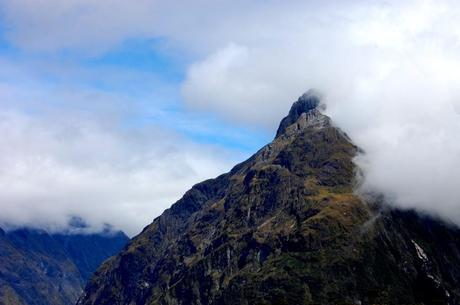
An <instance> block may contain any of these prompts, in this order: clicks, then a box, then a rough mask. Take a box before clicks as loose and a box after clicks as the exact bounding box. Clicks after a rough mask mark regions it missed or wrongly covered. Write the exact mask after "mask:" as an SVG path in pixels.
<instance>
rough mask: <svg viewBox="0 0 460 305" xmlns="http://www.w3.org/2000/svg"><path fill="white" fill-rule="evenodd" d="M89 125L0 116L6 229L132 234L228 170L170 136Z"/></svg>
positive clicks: (0, 193) (0, 195)
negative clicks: (111, 229) (78, 224)
mask: <svg viewBox="0 0 460 305" xmlns="http://www.w3.org/2000/svg"><path fill="white" fill-rule="evenodd" d="M94 122H95V121H94V120H85V119H84V118H81V117H80V118H78V119H75V118H70V117H66V118H62V117H61V118H56V117H54V118H37V117H35V116H30V115H27V114H24V113H19V112H12V111H1V112H0V131H1V134H2V137H1V138H0V147H1V148H0V202H1V209H2V213H1V216H0V223H2V225H3V226H7V227H8V226H13V227H14V226H17V225H26V226H31V227H37V228H45V229H48V230H51V231H56V230H57V231H59V230H62V229H65V228H66V227H67V225H68V222H69V221H70V220H71V219H72V217H81V218H83V219H84V220H85V221H86V222H87V224H88V225H89V226H90V227H91V228H92V229H93V230H100V229H103V226H104V224H112V225H114V226H115V227H116V228H122V229H124V230H125V231H126V232H127V233H128V234H131V235H132V234H135V233H137V232H139V230H140V229H141V228H142V227H143V226H145V225H146V224H148V223H150V222H151V221H152V220H153V218H154V217H155V216H157V215H159V214H160V213H161V212H162V211H163V209H165V208H167V207H168V206H169V205H171V204H172V203H173V202H174V201H176V200H177V199H179V197H180V195H181V194H182V193H183V192H185V191H186V190H187V189H188V188H190V187H191V186H192V185H193V184H194V183H196V182H197V181H200V180H204V179H207V178H209V177H213V176H215V175H217V174H219V173H221V172H222V171H224V170H228V167H229V165H230V164H229V163H227V161H225V160H224V159H223V158H224V156H225V154H222V152H220V151H218V150H217V149H214V148H212V147H208V148H206V147H202V146H197V145H196V144H193V143H190V141H187V140H186V139H184V138H183V137H180V136H179V135H177V134H174V133H172V132H170V131H168V130H162V129H159V128H150V129H144V130H142V131H140V130H121V131H120V130H118V129H117V127H116V125H115V124H113V125H112V124H110V123H106V124H95V123H94ZM216 155H217V156H220V157H214V156H216ZM228 162H229V161H228ZM226 165H227V166H226Z"/></svg>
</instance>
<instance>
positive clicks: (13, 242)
mask: <svg viewBox="0 0 460 305" xmlns="http://www.w3.org/2000/svg"><path fill="white" fill-rule="evenodd" d="M127 242H128V237H127V236H126V235H124V234H123V233H121V232H117V233H110V234H109V233H108V232H106V233H102V234H89V235H81V234H74V235H68V234H67V235H66V234H48V233H47V232H45V231H39V230H32V229H20V230H15V231H10V232H7V233H5V232H4V231H3V230H2V231H1V232H0V304H1V305H16V304H24V305H32V304H34V305H54V304H56V305H57V304H59V305H65V304H74V303H75V302H76V300H77V298H78V296H79V295H80V294H81V291H82V289H83V286H84V284H85V282H86V281H87V279H88V278H89V277H90V276H91V274H92V273H93V272H94V271H95V270H96V268H97V267H98V266H99V265H100V264H101V263H102V262H103V261H104V260H106V259H107V258H109V257H110V256H112V255H114V254H116V253H118V251H120V250H121V248H122V247H123V246H124V245H125V244H126V243H127Z"/></svg>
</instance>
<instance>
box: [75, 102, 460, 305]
mask: <svg viewBox="0 0 460 305" xmlns="http://www.w3.org/2000/svg"><path fill="white" fill-rule="evenodd" d="M318 104H319V98H318V97H317V96H316V95H314V94H312V93H308V94H306V95H303V96H302V97H301V98H300V99H299V100H298V101H297V102H296V103H295V104H294V105H293V108H292V109H291V111H290V112H289V115H288V117H286V118H285V119H283V121H282V123H281V125H280V128H279V129H278V133H277V136H276V138H275V139H274V141H273V142H272V143H270V144H268V145H267V146H265V147H263V148H262V149H261V150H260V151H258V152H257V153H256V154H255V155H254V156H252V157H251V158H250V159H249V160H247V161H245V162H243V163H241V164H239V165H237V166H236V167H235V168H233V169H232V170H231V171H230V172H229V173H227V174H224V175H222V176H219V177H217V178H216V179H212V180H208V181H204V182H202V183H200V184H197V185H195V186H194V187H193V188H192V189H191V190H190V191H188V192H187V193H186V194H185V195H184V197H183V198H182V199H181V200H179V201H178V202H176V203H175V204H174V205H173V206H172V207H171V208H170V209H168V210H166V211H165V212H164V213H163V215H161V216H160V217H158V218H156V219H155V220H154V221H153V223H152V224H151V225H149V226H148V227H146V228H145V229H144V231H143V232H142V233H141V234H140V235H138V236H137V237H136V238H134V239H133V240H132V241H131V243H130V244H129V246H128V247H127V248H126V249H125V250H124V251H122V252H121V253H120V254H119V255H118V256H116V257H114V258H112V259H110V260H109V261H107V262H106V263H105V264H103V265H102V266H101V268H99V269H98V271H97V272H96V274H95V276H94V277H93V278H92V280H90V282H89V283H88V285H87V287H86V290H85V293H84V294H83V296H82V297H81V299H80V301H79V304H80V305H125V304H130V305H134V304H136V305H141V304H162V305H163V304H164V305H166V304H168V305H173V304H174V305H186V304H194V305H195V304H196V305H204V304H235V305H239V304H246V305H254V304H290V305H292V304H324V305H326V304H328V305H330V304H460V288H459V287H460V231H459V230H458V229H456V228H451V227H449V226H448V225H445V224H443V223H441V222H438V221H435V220H433V219H429V218H423V217H420V216H418V215H417V214H415V213H413V212H410V211H406V212H403V211H396V210H391V209H389V208H386V207H385V206H384V205H383V204H379V203H377V202H368V203H364V202H363V200H362V199H360V198H359V197H357V196H356V195H355V194H354V192H353V188H354V177H355V171H356V168H355V165H354V163H353V162H352V160H353V157H354V156H355V155H356V153H357V147H355V146H354V145H353V144H352V143H351V142H350V139H349V138H348V137H347V136H346V135H345V134H344V133H342V132H341V131H340V130H339V129H337V128H336V127H334V125H333V124H332V123H331V121H330V119H329V118H328V117H326V116H324V115H323V114H321V112H320V111H319V110H318V108H317V107H318ZM434 204H435V203H434Z"/></svg>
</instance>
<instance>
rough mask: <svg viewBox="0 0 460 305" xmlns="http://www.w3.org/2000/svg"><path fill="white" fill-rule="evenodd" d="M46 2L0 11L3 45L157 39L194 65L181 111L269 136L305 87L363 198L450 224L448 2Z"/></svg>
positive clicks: (456, 60)
mask: <svg viewBox="0 0 460 305" xmlns="http://www.w3.org/2000/svg"><path fill="white" fill-rule="evenodd" d="M58 2H59V3H62V2H60V1H56V0H42V1H40V3H41V4H40V5H41V6H42V8H43V9H38V8H37V7H36V5H35V4H34V3H35V1H25V0H22V1H7V2H5V3H6V9H5V12H6V15H7V17H8V20H9V22H10V24H11V25H12V29H11V30H10V31H9V37H10V39H11V40H12V41H13V42H14V43H16V44H17V45H19V46H21V47H23V48H25V49H28V50H34V49H38V50H46V51H56V50H59V49H62V48H74V49H80V50H81V49H83V50H92V49H96V50H107V49H109V48H111V47H113V45H115V44H117V43H119V42H120V41H123V40H124V39H127V38H129V37H131V36H141V37H144V36H155V37H164V38H166V41H167V43H169V45H168V46H172V47H175V48H178V49H180V50H181V51H185V52H184V53H185V54H187V55H188V56H190V57H191V58H195V59H196V60H195V61H194V63H193V64H191V65H190V67H189V69H188V73H187V78H186V80H185V82H184V84H183V95H184V97H185V99H186V102H187V103H188V105H189V106H190V107H192V108H193V107H199V108H201V109H211V110H213V111H215V112H218V113H220V114H221V115H223V116H225V117H226V118H228V119H231V120H237V121H238V122H243V123H247V124H258V125H263V126H270V128H272V129H275V126H276V124H277V123H278V121H279V119H280V118H281V117H282V116H283V115H284V114H285V113H286V112H287V110H288V108H289V106H290V103H292V102H293V101H294V99H295V98H296V97H297V96H299V95H300V94H301V93H302V92H303V91H305V90H307V89H308V88H310V87H315V88H318V89H319V90H321V91H323V93H324V94H325V96H326V102H327V104H328V114H330V115H331V116H332V117H333V118H334V120H335V121H336V122H337V124H338V125H339V126H341V127H342V128H343V129H345V130H346V131H347V132H348V133H349V134H350V135H351V137H352V138H353V139H354V140H355V141H356V142H357V144H358V145H360V146H361V147H362V148H364V150H365V151H366V153H367V154H366V155H365V156H363V157H361V158H360V159H358V162H359V164H360V165H361V166H362V167H363V168H364V169H365V172H366V176H367V179H366V183H365V187H370V188H375V189H378V190H381V191H383V192H385V193H386V194H388V195H389V197H391V198H393V199H394V200H395V204H398V205H399V206H403V207H417V208H418V209H420V210H424V211H430V212H432V213H436V214H439V215H441V216H442V217H444V218H446V219H450V220H453V221H455V222H456V223H457V224H459V223H460V213H459V212H457V211H460V209H459V207H460V201H459V199H458V198H460V189H459V188H458V187H456V185H457V184H458V182H459V181H460V174H459V172H458V171H456V168H457V167H458V166H459V164H460V141H459V140H460V139H459V137H460V136H459V135H460V126H459V123H458V122H460V118H459V112H460V110H459V109H460V102H459V101H460V91H459V89H458V88H460V74H459V73H458V71H460V30H459V29H460V5H459V4H458V3H456V1H422V0H421V1H405V2H401V1H372V2H369V1H328V2H327V3H325V2H324V1H310V2H305V1H290V2H289V3H286V2H285V1H250V2H249V1H207V0H201V1H193V2H192V1H188V2H183V1H167V2H166V1H162V2H160V1H155V2H152V1H147V0H144V1H141V2H139V3H137V4H136V5H133V4H132V3H131V2H129V3H128V2H125V1H110V2H104V1H89V0H86V1H83V2H78V5H77V4H76V3H77V1H69V2H65V3H66V4H61V6H59V5H58V6H57V8H56V9H55V8H54V6H55V5H57V3H58ZM109 4H110V5H109ZM121 12H122V13H121ZM122 15H123V16H122ZM61 16H63V17H61ZM28 20H29V21H28ZM101 20H103V21H104V22H103V23H104V24H103V25H101V24H100V23H101ZM28 22H29V23H28ZM77 23H78V27H77V26H75V24H77ZM31 24H32V25H33V26H32V27H31V26H30V25H31ZM94 29H98V30H94ZM93 45H94V47H93Z"/></svg>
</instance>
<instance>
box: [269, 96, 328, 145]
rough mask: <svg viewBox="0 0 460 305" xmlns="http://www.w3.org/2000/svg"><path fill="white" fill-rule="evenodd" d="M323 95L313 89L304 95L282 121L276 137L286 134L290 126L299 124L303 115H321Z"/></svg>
mask: <svg viewBox="0 0 460 305" xmlns="http://www.w3.org/2000/svg"><path fill="white" fill-rule="evenodd" d="M321 106H322V104H321V95H320V94H319V93H318V92H317V91H316V90H313V89H310V90H308V91H307V92H305V93H304V94H302V95H301V96H300V97H299V98H298V99H297V101H296V102H294V104H292V106H291V109H290V110H289V114H288V115H287V116H286V117H285V118H284V119H283V120H282V121H281V123H280V126H279V127H278V131H277V132H276V137H279V136H280V135H282V134H284V133H285V132H286V129H287V127H288V126H290V125H292V124H294V123H295V122H297V120H298V119H299V118H300V117H301V116H302V114H304V113H305V114H307V115H308V114H314V115H317V114H319V110H320V109H319V108H321Z"/></svg>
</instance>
